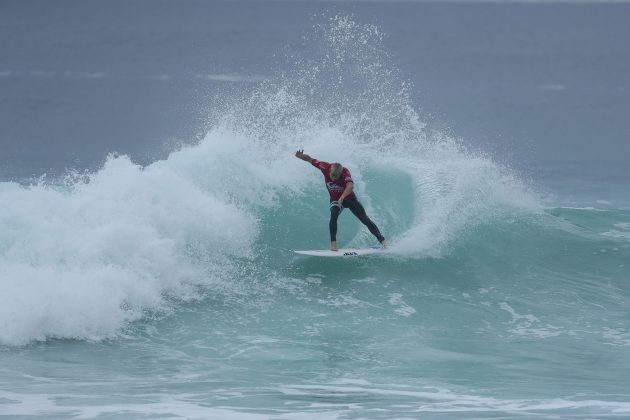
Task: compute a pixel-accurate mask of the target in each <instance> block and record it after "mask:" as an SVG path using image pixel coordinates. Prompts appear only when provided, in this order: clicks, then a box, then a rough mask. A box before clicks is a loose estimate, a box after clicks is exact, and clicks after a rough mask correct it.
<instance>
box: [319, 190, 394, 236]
mask: <svg viewBox="0 0 630 420" xmlns="http://www.w3.org/2000/svg"><path fill="white" fill-rule="evenodd" d="M343 208H344V209H350V211H351V212H352V214H354V215H355V216H357V218H358V219H359V220H360V221H361V223H363V224H364V225H365V226H367V228H368V229H369V230H370V232H371V233H372V235H374V236H376V239H378V241H379V242H383V241H384V240H385V238H383V235H381V232H380V231H379V230H378V227H376V225H375V224H374V222H373V221H372V220H371V219H370V218H369V217H368V216H367V214H366V213H365V209H364V208H363V206H362V205H361V203H359V200H357V198H356V197H354V196H353V197H351V198H346V199H344V200H343ZM341 210H342V209H341V207H340V206H339V203H338V202H337V201H331V202H330V223H329V227H330V241H331V242H333V241H336V240H337V218H338V217H339V214H340V213H341Z"/></svg>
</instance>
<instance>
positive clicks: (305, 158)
mask: <svg viewBox="0 0 630 420" xmlns="http://www.w3.org/2000/svg"><path fill="white" fill-rule="evenodd" d="M295 157H296V158H298V159H302V160H303V161H305V162H308V163H311V162H312V161H313V158H312V157H310V156H309V155H307V154H306V153H304V149H300V150H298V151H297V152H295Z"/></svg>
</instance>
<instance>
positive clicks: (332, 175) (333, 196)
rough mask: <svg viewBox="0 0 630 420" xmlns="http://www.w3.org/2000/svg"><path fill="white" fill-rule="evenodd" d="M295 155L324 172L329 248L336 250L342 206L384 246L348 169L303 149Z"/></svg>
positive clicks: (383, 240) (383, 239)
mask: <svg viewBox="0 0 630 420" xmlns="http://www.w3.org/2000/svg"><path fill="white" fill-rule="evenodd" d="M295 156H296V157H297V158H299V159H302V160H303V161H306V162H309V163H310V164H311V165H313V166H314V167H316V168H317V169H319V170H320V171H322V174H324V179H325V182H326V188H328V194H330V223H329V224H328V226H329V228H330V250H331V251H337V218H338V217H339V214H341V211H342V210H343V209H344V208H348V209H350V211H351V212H352V214H354V215H355V216H356V217H357V218H358V219H359V220H360V221H361V223H363V224H364V225H365V226H367V228H368V229H369V230H370V232H371V233H372V235H374V236H375V237H376V239H378V241H379V242H380V243H381V245H383V247H384V248H385V247H386V246H387V243H386V242H385V238H384V237H383V235H381V232H380V231H379V230H378V227H376V224H374V222H373V221H372V220H371V219H370V218H369V217H368V216H367V214H366V213H365V209H364V208H363V206H362V205H361V203H359V200H357V197H356V195H354V182H353V181H352V175H350V171H349V170H348V169H347V168H344V167H343V166H341V164H340V163H328V162H323V161H319V160H317V159H313V158H312V157H310V156H309V155H307V154H305V153H304V150H298V151H297V152H295Z"/></svg>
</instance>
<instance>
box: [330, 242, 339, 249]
mask: <svg viewBox="0 0 630 420" xmlns="http://www.w3.org/2000/svg"><path fill="white" fill-rule="evenodd" d="M330 250H331V251H337V242H336V241H332V242H331V243H330Z"/></svg>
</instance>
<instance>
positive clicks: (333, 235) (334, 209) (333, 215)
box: [328, 201, 342, 242]
mask: <svg viewBox="0 0 630 420" xmlns="http://www.w3.org/2000/svg"><path fill="white" fill-rule="evenodd" d="M341 210H342V208H341V206H340V205H339V203H337V202H336V201H333V202H331V203H330V222H329V223H328V228H329V229H330V242H333V241H336V240H337V218H339V214H341Z"/></svg>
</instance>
